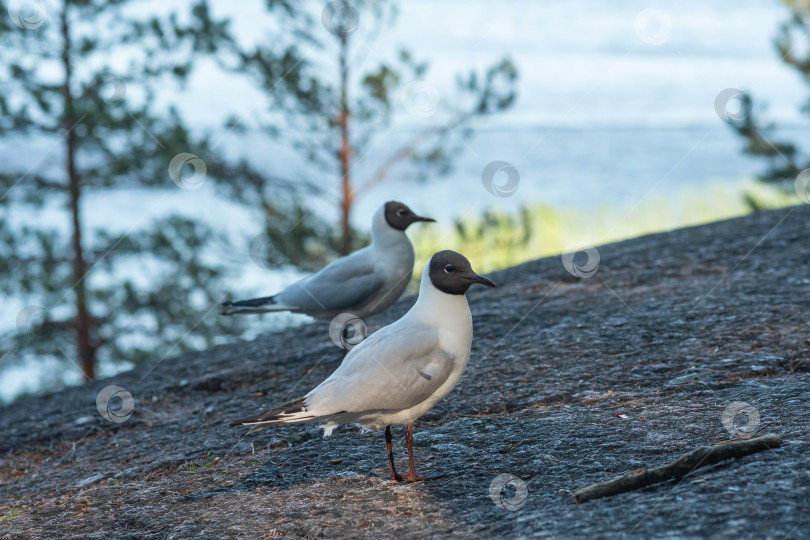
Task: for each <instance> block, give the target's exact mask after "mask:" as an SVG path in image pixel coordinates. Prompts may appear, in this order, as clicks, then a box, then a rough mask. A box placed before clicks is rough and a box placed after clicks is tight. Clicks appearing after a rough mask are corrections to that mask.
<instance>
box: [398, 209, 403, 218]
mask: <svg viewBox="0 0 810 540" xmlns="http://www.w3.org/2000/svg"><path fill="white" fill-rule="evenodd" d="M397 215H398V216H400V217H402V216H404V215H405V209H404V208H400V209H399V210H397Z"/></svg>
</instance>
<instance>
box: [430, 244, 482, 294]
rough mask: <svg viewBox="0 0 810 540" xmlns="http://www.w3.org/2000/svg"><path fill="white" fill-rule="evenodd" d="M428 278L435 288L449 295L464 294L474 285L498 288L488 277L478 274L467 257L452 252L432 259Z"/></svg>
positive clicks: (446, 252) (442, 253) (440, 254)
mask: <svg viewBox="0 0 810 540" xmlns="http://www.w3.org/2000/svg"><path fill="white" fill-rule="evenodd" d="M428 276H429V277H430V282H431V283H433V286H434V287H436V288H437V289H439V290H440V291H442V292H443V293H447V294H464V293H466V292H467V289H469V288H470V285H472V284H473V283H480V284H481V285H486V286H487V287H497V285H495V283H494V282H493V281H492V280H491V279H489V278H488V277H486V276H479V275H478V274H476V273H475V272H474V271H473V269H472V266H471V265H470V261H468V260H467V257H465V256H464V255H462V254H461V253H456V252H455V251H450V250H445V251H439V252H438V253H436V254H435V255H433V257H431V258H430V263H429V268H428Z"/></svg>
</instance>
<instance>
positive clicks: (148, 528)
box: [0, 206, 810, 539]
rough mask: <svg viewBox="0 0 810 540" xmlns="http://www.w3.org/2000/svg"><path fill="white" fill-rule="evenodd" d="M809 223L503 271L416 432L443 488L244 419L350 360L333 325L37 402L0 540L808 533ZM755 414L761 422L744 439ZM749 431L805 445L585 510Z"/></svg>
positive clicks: (423, 464) (24, 426) (345, 440)
mask: <svg viewBox="0 0 810 540" xmlns="http://www.w3.org/2000/svg"><path fill="white" fill-rule="evenodd" d="M809 223H810V207H808V206H804V207H796V208H791V209H786V210H780V211H773V212H764V213H760V214H754V215H751V216H748V217H745V218H741V219H735V220H731V221H726V222H721V223H715V224H711V225H707V226H702V227H695V228H690V229H684V230H679V231H674V232H670V233H665V234H659V235H652V236H647V237H643V238H637V239H634V240H629V241H626V242H620V243H616V244H611V245H607V246H602V247H599V248H598V251H599V255H600V259H601V265H600V267H599V269H598V271H597V272H596V274H595V275H594V276H593V277H590V278H588V279H579V278H575V277H573V276H571V275H570V274H569V273H567V272H566V270H565V269H564V268H563V265H562V263H561V259H560V258H559V257H555V258H547V259H541V260H537V261H534V262H530V263H526V264H523V265H520V266H518V267H515V268H511V269H508V270H504V271H502V272H498V273H496V274H494V278H495V279H496V281H497V282H498V284H499V286H500V287H499V288H498V289H492V290H473V291H471V293H470V295H469V298H470V305H471V308H472V311H473V317H474V321H475V334H476V335H475V339H474V344H473V353H472V358H471V361H470V365H469V367H468V369H467V372H466V373H465V374H464V376H463V377H462V379H461V382H460V383H459V385H458V387H457V388H456V389H455V391H454V392H453V393H451V394H450V396H448V398H447V399H446V400H444V401H443V402H442V403H440V404H439V405H438V406H437V407H436V408H435V409H434V410H432V411H430V412H429V413H428V414H427V415H425V417H424V418H423V419H422V421H420V422H419V423H418V424H417V428H416V432H415V446H416V454H417V460H418V462H419V465H420V472H443V473H446V475H447V476H446V477H444V478H442V479H439V480H434V481H431V482H427V483H421V484H414V485H397V484H393V483H391V482H389V481H388V480H387V465H386V457H385V452H384V443H383V437H382V434H381V433H364V432H361V431H359V430H358V429H355V428H351V427H343V428H340V429H338V430H337V431H336V433H335V435H334V436H333V437H331V438H328V439H323V438H322V437H321V436H320V432H319V430H318V428H317V427H316V426H287V427H282V428H274V429H266V430H264V431H260V432H258V433H255V434H251V435H245V434H244V432H243V431H241V430H234V429H232V428H229V427H227V423H228V421H230V420H232V419H235V418H238V417H240V416H244V415H247V414H250V413H253V412H256V411H258V410H259V409H261V408H264V407H267V406H269V405H273V404H278V403H279V402H282V401H284V400H286V399H289V398H294V397H298V396H299V395H301V394H303V393H305V392H306V391H307V390H308V389H310V388H312V387H313V386H315V385H316V384H317V383H318V382H319V381H320V380H322V379H323V378H324V377H326V376H327V375H328V374H329V373H330V372H331V371H332V370H333V369H334V368H335V367H337V365H338V362H339V361H340V352H339V350H338V349H337V348H335V347H334V346H333V345H332V343H331V342H330V341H329V339H328V337H327V332H326V328H325V327H324V325H323V324H320V323H316V324H312V325H308V326H304V327H301V328H297V329H294V330H290V331H288V332H283V333H278V334H267V335H264V336H261V337H259V338H258V339H256V340H254V341H251V342H241V343H235V344H233V345H223V346H219V347H215V348H213V349H210V350H207V351H201V352H195V353H189V354H185V355H183V356H180V357H177V358H170V359H166V360H164V361H162V362H160V363H157V364H152V365H146V366H141V367H139V368H137V369H135V370H133V371H131V372H128V373H122V374H120V375H118V376H116V377H114V378H112V379H108V380H101V381H96V382H94V383H92V384H89V385H85V386H80V387H76V388H70V389H67V390H64V391H62V392H58V393H54V394H50V395H46V396H41V397H29V398H25V399H22V400H20V401H18V402H16V403H14V404H12V405H11V406H8V407H5V408H3V409H0V433H2V437H1V438H0V506H2V507H3V508H2V509H0V518H2V519H0V537H8V538H17V537H31V538H41V537H62V536H65V537H75V538H136V537H137V538H192V537H194V538H219V537H223V536H227V537H237V538H257V537H261V536H262V535H265V536H266V537H269V536H274V535H287V536H291V537H367V538H377V537H391V536H408V537H417V538H422V537H447V536H473V537H541V538H542V537H555V538H616V537H620V538H621V537H627V538H668V539H669V538H702V537H710V538H807V537H808V536H810V385H808V383H809V382H810V317H808V315H809V314H810V279H808V276H809V275H810V274H808V268H810V267H808V263H810V227H809V226H808V224H809ZM412 301H413V300H412V299H405V300H403V301H402V302H400V303H399V304H397V305H396V306H394V307H393V308H392V309H390V310H389V311H388V312H387V313H386V314H384V315H383V316H380V317H377V318H372V319H371V320H370V321H368V322H369V326H370V327H371V329H373V328H376V327H379V326H381V325H383V324H386V323H387V322H388V321H390V320H392V319H394V318H395V317H398V316H400V315H401V314H402V313H403V312H404V311H405V310H406V309H407V308H408V307H409V306H410V304H411V302H412ZM113 384H114V385H118V386H121V387H123V388H125V389H126V390H127V391H129V392H130V393H131V394H132V395H133V397H134V399H135V410H134V412H133V414H132V416H131V417H130V418H129V420H127V421H125V422H122V423H113V422H110V421H108V420H105V419H104V418H102V417H101V415H100V414H99V413H98V412H97V411H96V396H97V394H98V392H99V391H100V390H101V389H102V388H104V387H106V386H109V385H113ZM735 402H744V403H745V404H747V405H748V406H750V408H751V409H749V412H750V411H751V410H754V411H756V415H757V416H758V417H759V424H758V425H757V426H752V425H750V424H751V419H752V418H753V417H754V414H753V413H752V414H739V415H737V417H736V418H731V419H730V420H731V422H730V423H729V422H728V421H727V422H726V424H727V425H728V426H730V427H731V430H732V431H731V432H730V431H728V430H727V429H726V428H725V427H724V423H723V415H724V411H726V414H727V415H728V414H729V413H728V411H734V410H737V409H734V408H733V407H734V406H732V405H731V404H733V403H735ZM618 415H621V416H618ZM727 420H729V419H728V418H727ZM754 427H756V429H755V430H754V429H753V428H754ZM743 429H748V430H749V431H750V432H751V433H756V434H763V433H767V432H772V433H776V434H778V435H781V436H782V437H783V438H784V439H785V445H784V446H783V447H781V448H779V449H776V450H771V451H768V452H764V453H760V454H756V455H752V456H748V457H746V458H741V459H738V460H732V461H728V462H723V463H719V464H717V465H714V466H711V467H706V468H702V469H698V470H696V471H695V472H693V473H692V474H691V475H689V476H687V477H685V478H684V479H682V480H681V481H679V482H671V483H665V484H660V485H654V486H650V487H647V488H645V489H643V490H639V491H635V492H630V493H625V494H621V495H618V496H615V497H611V498H607V499H598V500H594V501H589V502H587V503H585V504H582V505H577V504H576V503H575V502H574V501H573V497H572V493H573V491H574V490H575V489H577V488H579V487H582V486H585V485H587V484H590V483H593V482H597V481H600V480H605V479H608V478H610V477H613V476H616V475H619V474H621V473H623V472H625V471H627V470H631V469H634V468H637V467H642V466H655V465H660V464H662V463H665V462H667V461H670V460H672V459H674V458H676V457H678V456H679V455H681V454H683V453H685V452H687V451H689V450H690V449H692V448H694V447H696V446H700V445H705V444H712V443H715V442H719V441H723V440H727V439H732V438H734V437H735V436H739V435H740V434H742V435H746V434H749V431H735V430H743ZM394 435H395V438H396V440H395V452H396V455H397V459H398V460H399V462H400V464H403V463H404V459H405V453H404V450H403V446H404V444H403V442H404V441H403V430H402V429H400V428H396V429H395V430H394ZM500 475H506V476H500ZM498 488H502V489H498ZM524 494H525V496H524ZM491 495H492V496H491ZM496 502H497V503H498V504H496Z"/></svg>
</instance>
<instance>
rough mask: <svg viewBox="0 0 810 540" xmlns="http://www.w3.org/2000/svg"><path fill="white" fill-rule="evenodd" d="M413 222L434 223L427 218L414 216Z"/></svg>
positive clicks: (434, 221) (431, 219)
mask: <svg viewBox="0 0 810 540" xmlns="http://www.w3.org/2000/svg"><path fill="white" fill-rule="evenodd" d="M414 221H428V222H430V223H436V220H435V219H433V218H429V217H422V216H415V219H414Z"/></svg>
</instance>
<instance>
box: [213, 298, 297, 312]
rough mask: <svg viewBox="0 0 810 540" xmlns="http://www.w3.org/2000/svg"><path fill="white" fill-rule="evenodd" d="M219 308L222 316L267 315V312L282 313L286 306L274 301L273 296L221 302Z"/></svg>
mask: <svg viewBox="0 0 810 540" xmlns="http://www.w3.org/2000/svg"><path fill="white" fill-rule="evenodd" d="M219 307H220V314H222V315H236V314H246V313H267V312H268V311H284V310H286V309H287V307H286V306H282V305H281V304H279V303H278V302H277V301H276V297H275V296H264V297H262V298H251V299H250V300H239V301H237V302H223V303H221V304H220V305H219Z"/></svg>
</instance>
